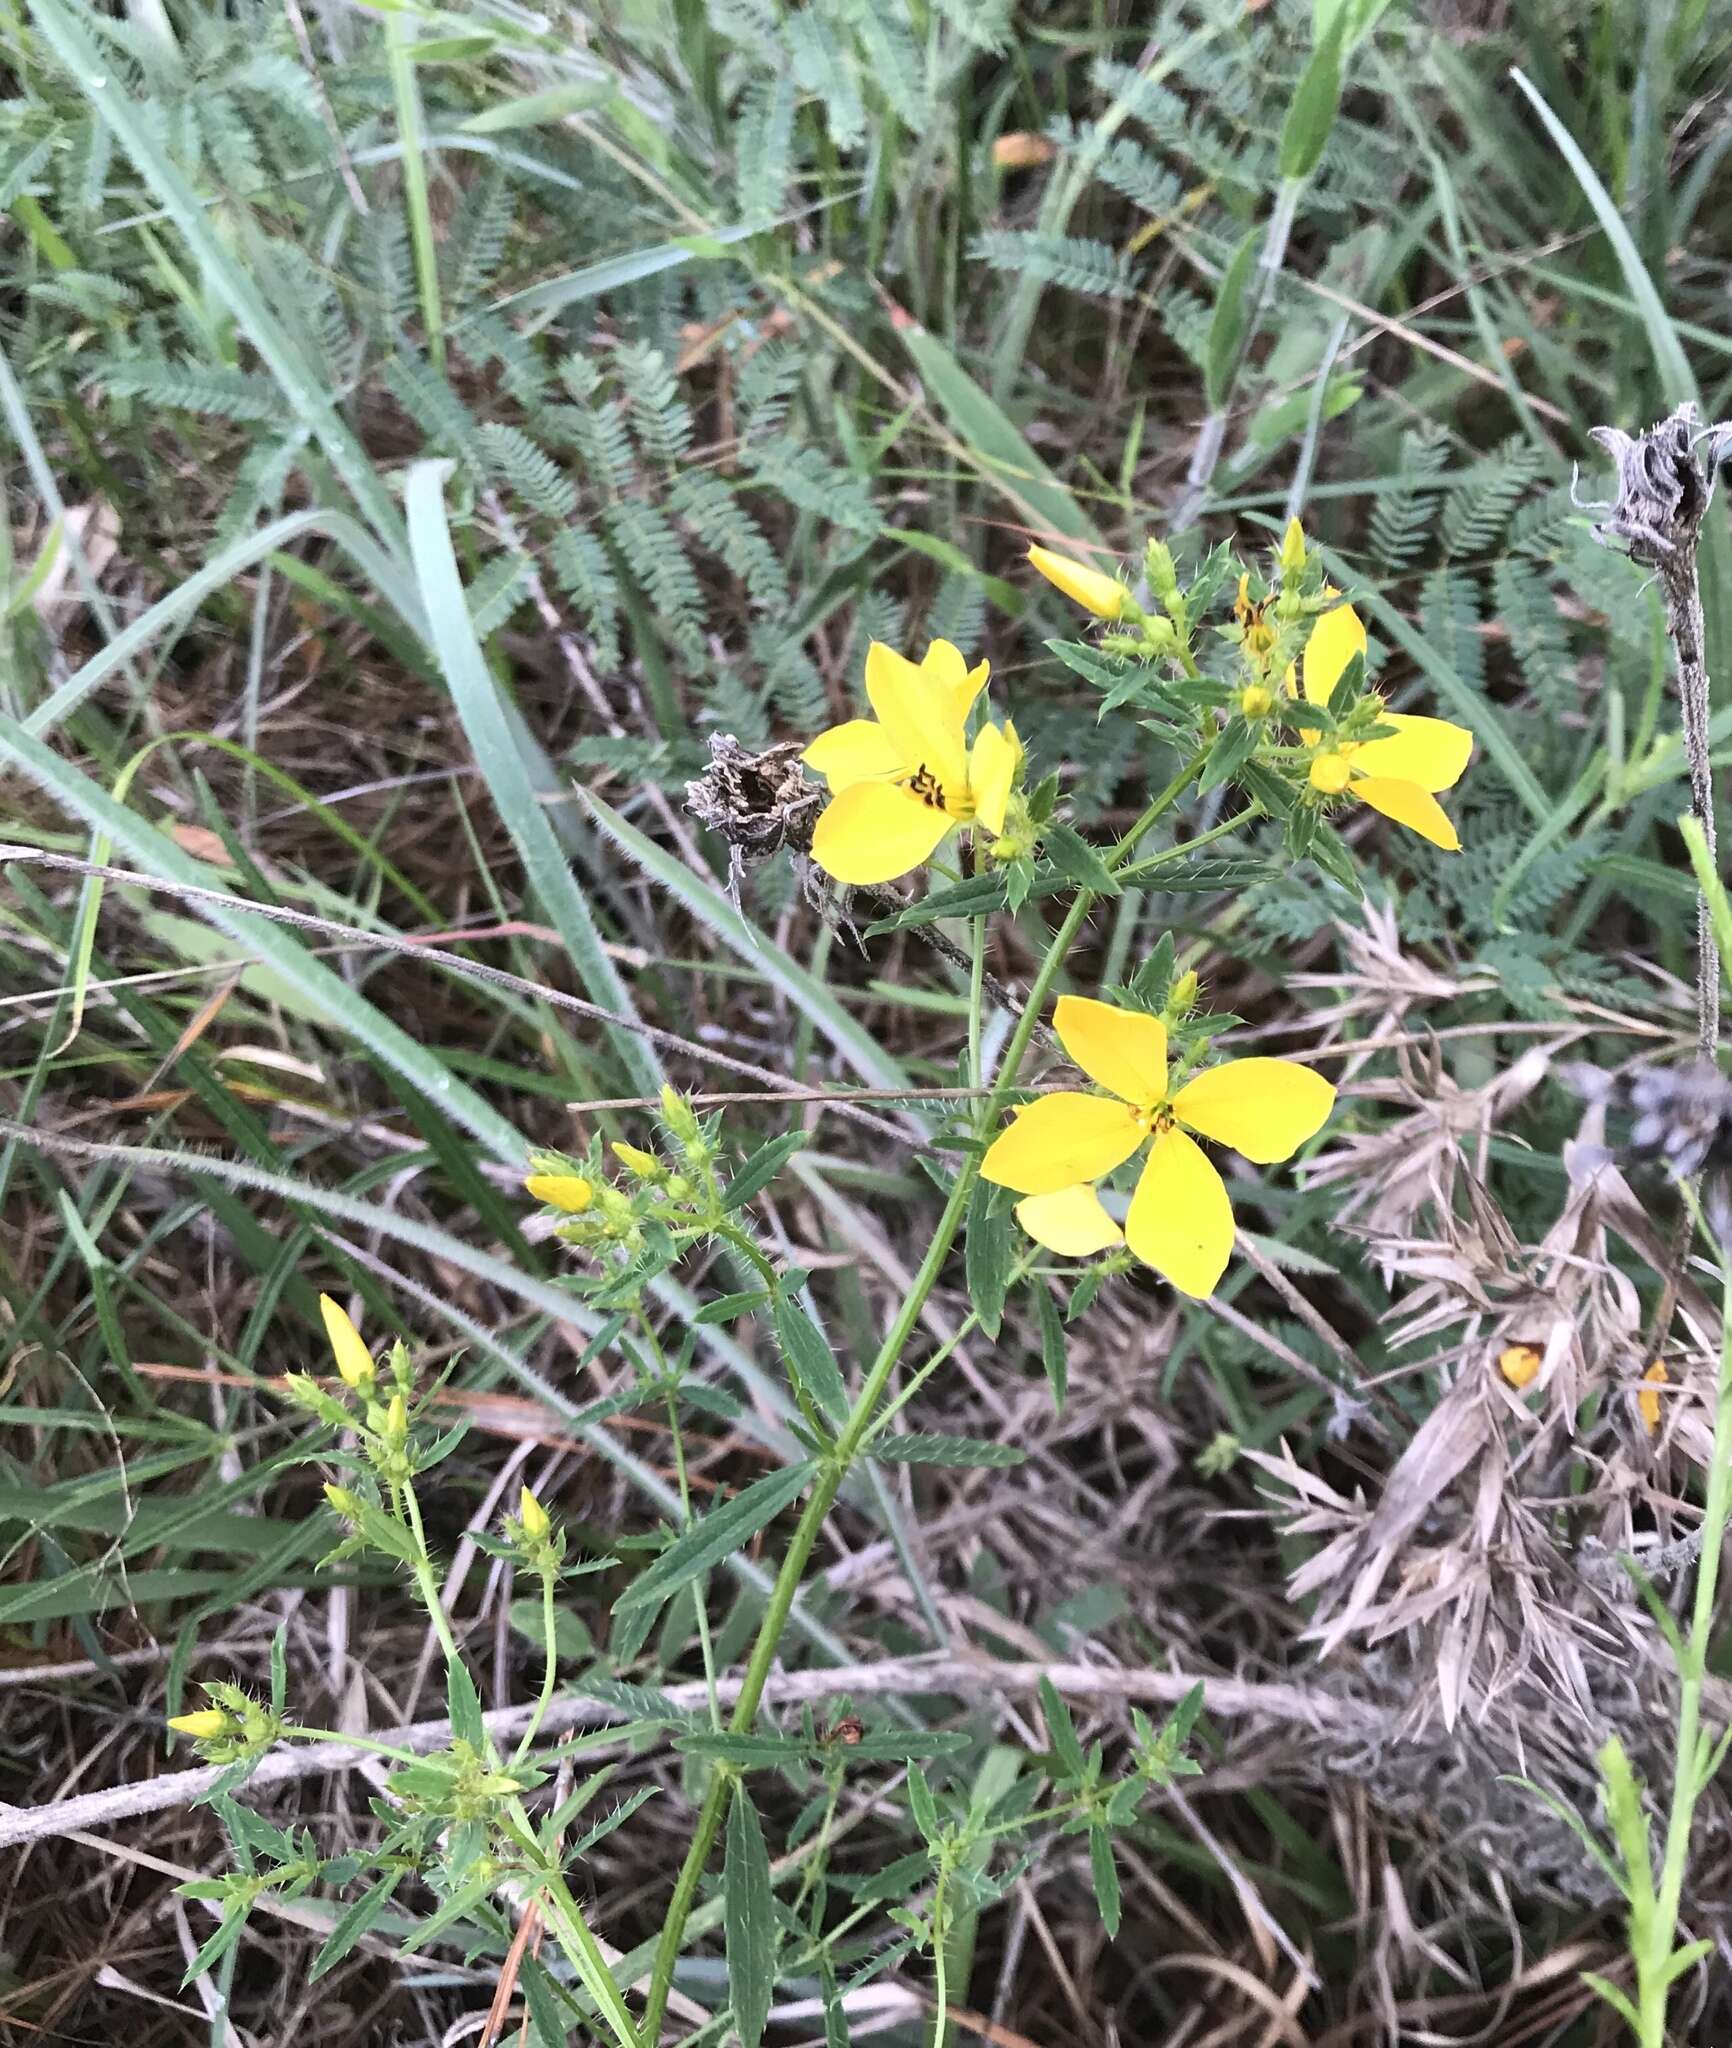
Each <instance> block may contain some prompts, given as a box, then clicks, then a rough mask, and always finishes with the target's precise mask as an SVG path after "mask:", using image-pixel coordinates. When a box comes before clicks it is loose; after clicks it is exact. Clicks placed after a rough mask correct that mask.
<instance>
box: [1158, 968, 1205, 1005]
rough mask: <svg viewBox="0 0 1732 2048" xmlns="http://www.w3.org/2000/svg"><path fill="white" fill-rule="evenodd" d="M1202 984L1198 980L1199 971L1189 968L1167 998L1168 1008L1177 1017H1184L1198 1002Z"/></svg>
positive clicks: (1176, 982)
mask: <svg viewBox="0 0 1732 2048" xmlns="http://www.w3.org/2000/svg"><path fill="white" fill-rule="evenodd" d="M1201 987H1202V983H1201V982H1200V981H1199V980H1198V979H1197V970H1196V969H1195V968H1194V967H1187V968H1186V969H1185V971H1184V973H1183V974H1181V975H1180V976H1179V978H1178V980H1177V981H1175V982H1174V983H1173V989H1172V993H1171V994H1170V995H1169V996H1168V997H1167V1008H1168V1009H1169V1010H1171V1011H1172V1013H1173V1015H1174V1016H1175V1017H1182V1016H1184V1015H1185V1014H1186V1012H1187V1011H1188V1010H1189V1009H1190V1008H1191V1006H1192V1005H1193V1004H1194V1003H1195V1002H1196V1000H1197V991H1198V989H1199V988H1201Z"/></svg>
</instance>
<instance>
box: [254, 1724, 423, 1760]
mask: <svg viewBox="0 0 1732 2048" xmlns="http://www.w3.org/2000/svg"><path fill="white" fill-rule="evenodd" d="M277 1733H278V1734H279V1735H280V1736H281V1737H282V1739H283V1740H284V1741H285V1742H340V1743H341V1744H342V1745H343V1747H344V1748H345V1749H364V1750H366V1752H367V1753H368V1755H369V1756H388V1757H389V1758H390V1759H391V1761H392V1762H393V1763H397V1764H418V1763H419V1762H420V1761H421V1759H420V1757H419V1756H418V1755H417V1754H416V1753H415V1751H414V1750H412V1749H404V1748H402V1747H401V1746H400V1745H399V1744H397V1743H395V1742H375V1741H374V1740H373V1738H372V1737H371V1736H370V1735H339V1734H338V1732H337V1731H336V1729H334V1728H302V1727H300V1726H299V1725H298V1724H297V1725H295V1726H293V1727H288V1728H279V1729H278V1730H277Z"/></svg>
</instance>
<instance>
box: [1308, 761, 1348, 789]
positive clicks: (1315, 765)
mask: <svg viewBox="0 0 1732 2048" xmlns="http://www.w3.org/2000/svg"><path fill="white" fill-rule="evenodd" d="M1352 779H1353V772H1352V770H1351V769H1350V768H1349V767H1348V765H1347V756H1346V755H1345V754H1319V755H1318V756H1317V758H1316V760H1315V761H1313V762H1312V763H1311V787H1312V788H1313V789H1317V790H1321V791H1322V792H1323V794H1324V795H1325V796H1339V795H1340V794H1341V792H1342V791H1343V790H1344V789H1345V788H1346V787H1347V785H1348V783H1349V782H1350V781H1351V780H1352Z"/></svg>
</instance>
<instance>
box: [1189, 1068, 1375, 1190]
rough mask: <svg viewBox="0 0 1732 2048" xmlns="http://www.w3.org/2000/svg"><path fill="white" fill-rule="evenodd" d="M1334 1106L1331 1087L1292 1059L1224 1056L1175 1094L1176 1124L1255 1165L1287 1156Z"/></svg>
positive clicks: (1311, 1134)
mask: <svg viewBox="0 0 1732 2048" xmlns="http://www.w3.org/2000/svg"><path fill="white" fill-rule="evenodd" d="M1334 1107H1335V1089H1334V1086H1333V1084H1332V1083H1331V1082H1328V1081H1325V1080H1324V1078H1323V1076H1322V1075H1321V1074H1314V1073H1313V1072H1312V1071H1311V1069H1310V1068H1309V1067H1302V1066H1300V1065H1299V1064H1298V1063H1297V1062H1296V1061H1294V1060H1228V1061H1227V1062H1226V1063H1225V1064H1224V1065H1222V1066H1219V1067H1211V1068H1210V1069H1209V1071H1208V1072H1207V1073H1206V1074H1199V1075H1197V1077H1196V1079H1195V1080H1192V1081H1187V1082H1186V1083H1185V1085H1184V1087H1182V1088H1181V1089H1180V1090H1179V1092H1178V1094H1177V1095H1175V1096H1174V1097H1173V1114H1174V1116H1176V1117H1177V1118H1178V1120H1179V1121H1180V1123H1182V1124H1188V1125H1189V1126H1190V1128H1191V1129H1192V1130H1193V1131H1200V1132H1201V1133H1202V1134H1203V1136H1204V1137H1205V1138H1213V1139H1214V1140H1215V1142H1216V1143H1217V1144H1219V1145H1231V1146H1232V1148H1233V1150H1234V1151H1235V1152H1243V1153H1244V1155H1245V1157H1246V1158H1247V1159H1254V1160H1255V1161H1256V1162H1257V1164H1258V1165H1259V1166H1268V1165H1269V1164H1271V1162H1273V1161H1274V1160H1277V1159H1291V1158H1292V1156H1293V1154H1294V1153H1295V1152H1297V1151H1298V1149H1299V1147H1300V1146H1301V1145H1303V1144H1304V1142H1305V1140H1306V1139H1307V1138H1310V1137H1315V1136H1316V1134H1317V1133H1318V1132H1319V1131H1320V1130H1322V1128H1323V1126H1324V1125H1325V1124H1326V1123H1327V1122H1328V1121H1329V1112H1330V1111H1331V1110H1332V1109H1333V1108H1334Z"/></svg>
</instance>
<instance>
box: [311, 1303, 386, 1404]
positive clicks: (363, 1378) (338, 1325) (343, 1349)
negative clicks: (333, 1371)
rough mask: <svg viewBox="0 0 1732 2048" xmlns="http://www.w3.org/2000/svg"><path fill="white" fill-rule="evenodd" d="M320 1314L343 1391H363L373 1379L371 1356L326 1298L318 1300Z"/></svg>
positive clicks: (342, 1313)
mask: <svg viewBox="0 0 1732 2048" xmlns="http://www.w3.org/2000/svg"><path fill="white" fill-rule="evenodd" d="M319 1313H320V1315H321V1316H323V1317H324V1319H325V1335H326V1337H327V1338H328V1339H329V1340H330V1345H331V1350H332V1352H333V1353H334V1354H335V1357H336V1360H337V1370H338V1372H340V1373H341V1374H342V1376H343V1384H344V1386H346V1387H356V1388H360V1387H365V1386H368V1385H370V1384H371V1382H372V1378H373V1354H372V1353H371V1352H370V1351H369V1350H368V1349H367V1347H366V1345H365V1344H363V1343H362V1342H361V1333H360V1331H359V1330H357V1329H356V1328H355V1326H354V1324H353V1323H352V1322H350V1320H349V1317H348V1314H347V1312H346V1311H345V1310H343V1309H340V1308H339V1307H338V1306H337V1304H336V1303H335V1302H334V1301H333V1300H332V1299H331V1297H330V1296H329V1295H328V1294H321V1295H320V1296H319Z"/></svg>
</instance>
